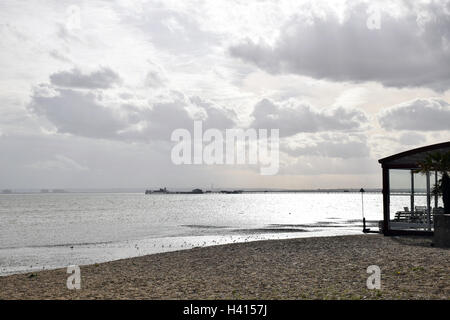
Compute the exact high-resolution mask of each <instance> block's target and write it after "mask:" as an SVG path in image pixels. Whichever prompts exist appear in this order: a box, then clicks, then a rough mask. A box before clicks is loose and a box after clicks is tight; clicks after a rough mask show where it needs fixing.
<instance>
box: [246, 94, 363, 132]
mask: <svg viewBox="0 0 450 320" xmlns="http://www.w3.org/2000/svg"><path fill="white" fill-rule="evenodd" d="M252 116H253V117H254V121H253V122H252V124H251V125H250V126H251V127H253V128H262V129H280V136H281V137H286V136H292V135H294V134H297V133H299V132H320V131H356V130H361V129H363V128H364V126H365V125H366V124H367V122H368V119H367V117H366V115H365V114H364V113H363V112H362V111H360V110H357V109H346V108H343V107H338V108H331V109H329V110H325V109H322V110H315V109H313V108H312V107H311V106H310V105H308V104H305V103H299V102H293V101H289V102H286V103H283V104H281V105H279V104H275V103H274V102H272V101H270V100H268V99H263V100H261V101H260V102H258V103H257V104H256V105H255V108H254V110H253V113H252Z"/></svg>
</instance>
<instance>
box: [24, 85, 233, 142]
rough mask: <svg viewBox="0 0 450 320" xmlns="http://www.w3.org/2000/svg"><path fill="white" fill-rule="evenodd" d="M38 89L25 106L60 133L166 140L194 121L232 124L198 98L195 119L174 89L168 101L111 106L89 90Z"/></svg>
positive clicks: (218, 125) (227, 116) (222, 125)
mask: <svg viewBox="0 0 450 320" xmlns="http://www.w3.org/2000/svg"><path fill="white" fill-rule="evenodd" d="M44 87H45V86H44ZM40 89H41V90H35V92H34V93H33V95H32V97H31V103H30V105H29V108H30V110H31V111H32V112H34V113H35V114H37V115H40V116H42V117H45V118H46V119H47V120H48V121H50V122H51V123H52V124H53V125H54V126H55V127H56V129H57V131H58V132H60V133H70V134H73V135H77V136H83V137H90V138H102V139H112V140H124V141H140V142H150V141H169V140H170V136H171V133H172V131H173V130H175V129H178V128H185V129H188V130H192V128H193V121H194V120H203V121H204V127H205V128H208V127H214V128H218V129H221V128H232V127H234V126H235V123H234V121H233V119H232V118H231V115H230V114H229V113H228V112H227V111H224V110H221V109H219V108H215V107H212V105H211V104H208V103H207V102H204V101H202V100H200V99H199V98H197V99H194V102H195V101H196V102H197V103H198V104H199V105H198V106H200V107H201V108H202V109H203V111H204V113H205V114H206V117H205V118H204V119H197V118H196V117H195V116H192V115H191V114H190V113H189V112H188V107H189V106H190V103H191V102H190V101H189V99H186V98H184V96H183V95H182V94H180V93H176V92H175V93H174V94H173V97H172V99H171V100H170V101H164V102H153V103H149V104H148V106H144V107H142V106H141V107H138V106H135V105H132V104H125V105H120V106H116V107H115V108H111V107H108V106H105V105H104V102H102V101H99V99H97V97H96V95H94V94H92V93H89V92H87V93H86V92H80V91H76V90H71V89H57V88H56V89H55V88H52V87H50V88H45V89H46V90H44V89H42V88H40ZM50 89H51V90H50ZM52 90H53V91H52ZM49 91H50V94H49ZM200 102H201V103H200Z"/></svg>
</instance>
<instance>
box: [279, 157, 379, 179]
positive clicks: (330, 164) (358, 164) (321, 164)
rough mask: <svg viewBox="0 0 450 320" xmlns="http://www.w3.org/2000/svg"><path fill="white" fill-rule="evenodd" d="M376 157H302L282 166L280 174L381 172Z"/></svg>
mask: <svg viewBox="0 0 450 320" xmlns="http://www.w3.org/2000/svg"><path fill="white" fill-rule="evenodd" d="M379 170H380V169H379V165H378V163H377V161H376V160H375V159H372V158H368V157H362V158H349V159H342V158H325V157H319V156H309V157H300V158H298V159H296V161H295V162H294V163H289V164H287V165H285V166H282V167H281V168H280V174H287V175H289V174H301V175H326V174H333V175H335V174H348V175H358V174H373V173H379Z"/></svg>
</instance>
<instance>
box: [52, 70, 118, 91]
mask: <svg viewBox="0 0 450 320" xmlns="http://www.w3.org/2000/svg"><path fill="white" fill-rule="evenodd" d="M50 81H51V83H52V84H53V85H55V86H60V87H67V88H85V89H96V88H97V89H106V88H111V87H112V86H113V85H114V84H117V83H120V82H121V79H120V77H119V75H118V74H117V73H116V72H114V71H113V70H111V69H110V68H107V67H102V68H100V69H99V70H97V71H93V72H91V73H89V74H83V73H82V72H81V71H80V70H79V69H77V68H74V69H72V70H70V71H60V72H56V73H53V74H51V75H50Z"/></svg>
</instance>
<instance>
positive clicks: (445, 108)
mask: <svg viewBox="0 0 450 320" xmlns="http://www.w3.org/2000/svg"><path fill="white" fill-rule="evenodd" d="M378 121H379V123H380V125H381V127H383V128H384V129H386V130H415V131H439V130H449V129H450V125H449V124H450V104H449V103H447V102H446V101H444V100H441V99H433V98H430V99H416V100H412V101H408V102H404V103H401V104H398V105H395V106H392V107H389V108H386V109H384V110H382V111H380V113H379V115H378Z"/></svg>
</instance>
